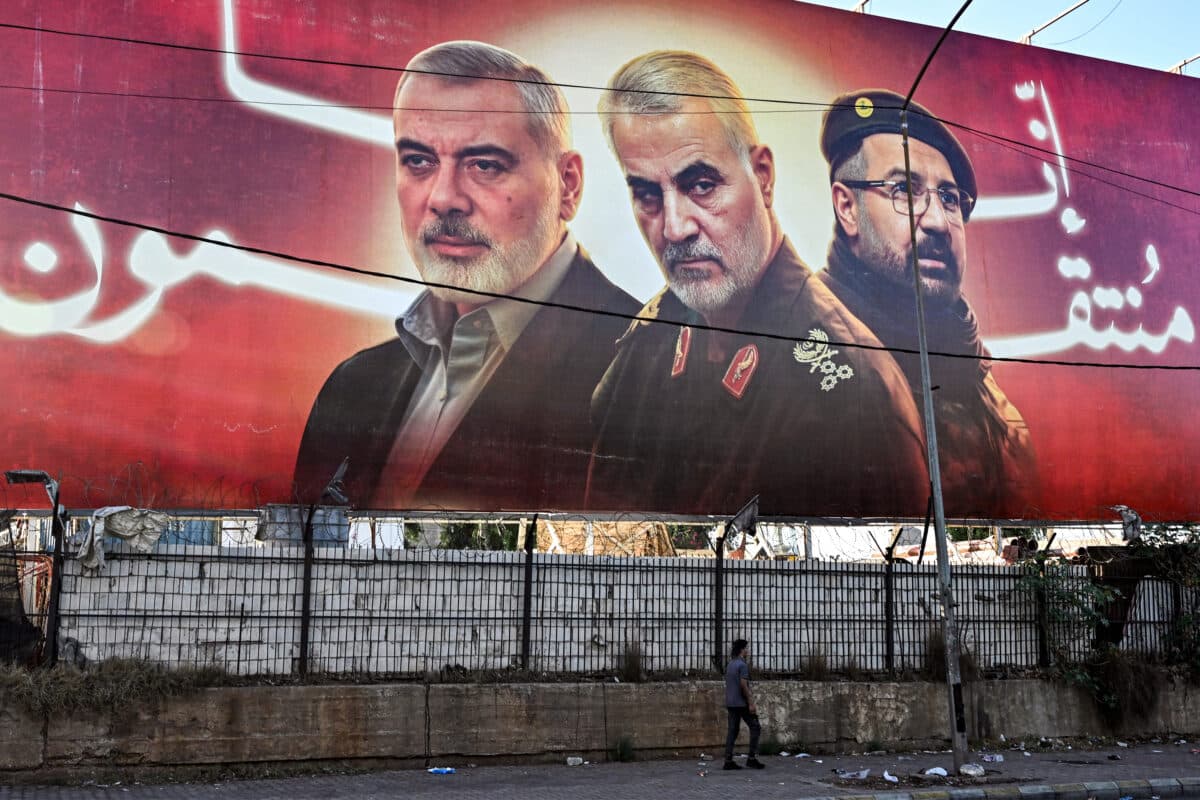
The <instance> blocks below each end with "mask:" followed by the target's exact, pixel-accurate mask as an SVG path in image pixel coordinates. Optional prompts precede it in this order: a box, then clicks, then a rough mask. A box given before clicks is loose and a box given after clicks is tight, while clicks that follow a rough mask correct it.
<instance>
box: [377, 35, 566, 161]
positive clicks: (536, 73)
mask: <svg viewBox="0 0 1200 800" xmlns="http://www.w3.org/2000/svg"><path fill="white" fill-rule="evenodd" d="M406 70H407V71H406V72H405V73H404V74H403V75H401V76H400V81H399V82H398V83H397V84H396V94H395V98H394V99H393V101H392V106H393V108H395V107H397V106H398V105H399V102H398V101H399V97H400V90H401V89H403V88H404V84H405V82H406V81H407V80H409V78H411V77H412V76H413V75H422V74H425V75H430V76H432V77H435V78H437V79H438V80H443V81H451V82H462V83H475V82H477V81H484V80H499V81H507V82H510V83H512V84H513V85H515V86H516V87H517V91H518V92H519V93H520V95H521V104H522V105H523V106H524V107H525V110H526V111H527V112H528V113H529V122H528V125H529V133H530V135H531V136H533V139H534V141H536V142H537V143H538V144H539V145H540V146H541V147H542V148H543V149H544V150H545V151H546V152H547V153H549V154H551V155H555V156H557V155H559V154H561V153H563V152H565V151H567V150H569V149H570V148H571V123H570V119H569V111H568V108H567V98H566V97H565V96H563V93H562V89H560V88H559V87H558V85H557V84H555V83H554V81H552V80H551V79H550V76H549V75H547V74H546V73H545V72H543V71H542V70H541V69H540V68H539V67H535V66H534V65H533V64H530V63H529V62H528V61H526V60H525V59H523V58H521V57H520V56H518V55H517V54H515V53H511V52H509V51H508V50H505V49H504V48H502V47H496V46H495V45H492V44H486V43H484V42H471V41H456V42H442V43H441V44H437V45H434V46H433V47H430V48H429V49H427V50H422V51H421V52H420V53H417V54H416V55H415V56H413V58H412V60H411V61H409V62H408V66H407V67H406Z"/></svg>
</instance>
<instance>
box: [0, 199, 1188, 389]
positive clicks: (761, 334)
mask: <svg viewBox="0 0 1200 800" xmlns="http://www.w3.org/2000/svg"><path fill="white" fill-rule="evenodd" d="M0 200H8V201H10V202H13V203H18V204H21V205H28V206H32V207H35V208H42V209H45V210H48V211H55V212H58V213H63V214H70V215H73V216H79V217H86V218H88V219H93V220H96V221H97V222H107V223H110V224H113V225H120V226H123V227H127V228H135V229H137V230H143V231H147V232H150V233H157V234H160V235H163V236H169V237H171V238H175V239H182V240H184V241H191V242H198V243H201V244H210V245H216V246H218V247H224V248H228V249H230V250H238V251H241V252H244V253H251V254H253V255H261V256H269V257H271V258H278V259H281V260H283V261H291V262H294V263H297V264H308V265H310V266H315V267H322V268H325V269H332V270H336V271H338V272H347V273H350V274H354V275H362V276H364V277H371V278H383V279H385V280H393V281H398V282H401V283H407V284H411V285H414V286H421V287H423V288H433V289H452V290H455V291H460V292H466V293H468V294H473V295H478V296H480V297H487V298H491V299H505V300H513V301H515V302H518V303H526V304H529V305H534V306H541V307H545V308H559V309H563V310H565V311H574V312H578V313H584V314H599V315H601V316H607V317H616V318H619V319H624V320H629V321H630V322H645V323H653V324H660V325H670V326H673V327H677V328H684V327H687V328H694V329H696V330H704V331H712V332H715V333H729V334H734V335H737V336H755V337H758V338H762V339H771V340H776V341H788V342H811V343H813V344H828V345H830V346H836V347H848V348H856V349H859V350H874V351H878V352H884V353H905V354H908V355H917V354H918V353H919V351H917V350H915V349H913V348H907V347H890V346H886V345H872V344H864V343H862V342H840V341H826V340H824V339H821V340H818V339H812V338H809V337H807V336H792V335H787V334H781V333H770V332H767V331H755V330H747V329H744V328H731V327H727V326H722V325H709V324H707V323H694V322H682V321H679V320H670V319H659V318H657V317H643V316H640V315H639V314H625V313H622V312H619V311H609V310H606V309H599V308H589V307H587V306H578V305H574V304H571V303H557V302H554V301H550V300H534V299H531V298H526V297H519V296H517V295H513V294H506V293H502V292H489V291H485V290H482V289H469V288H466V287H462V286H455V285H453V284H446V283H439V282H436V281H426V280H423V279H420V278H409V277H405V276H402V275H394V274H392V273H388V272H379V271H378V270H370V269H366V268H363V267H356V266H352V265H348V264H340V263H338V262H336V261H326V260H323V259H317V258H308V257H305V256H298V255H293V254H291V253H284V252H282V251H279V250H270V249H267V248H263V247H254V246H252V245H244V244H237V243H234V242H225V241H221V240H219V239H210V238H208V237H205V236H200V235H198V234H194V233H186V232H183V231H176V230H172V229H170V228H164V227H161V226H157V225H149V224H146V223H142V222H135V221H133V220H128V219H122V218H120V217H110V216H106V215H104V214H97V213H94V212H91V211H85V210H82V209H77V208H71V207H68V206H63V205H58V204H56V203H49V202H46V201H43V200H35V199H33V198H30V197H23V196H21V195H16V194H11V193H9V192H0ZM929 355H931V356H938V357H941V358H957V359H966V360H971V361H988V362H999V363H1006V364H1035V365H1042V366H1059V367H1089V368H1096V369H1128V370H1160V371H1166V372H1200V365H1193V364H1122V363H1116V364H1109V363H1104V362H1099V361H1069V360H1063V359H1039V358H1024V357H1020V356H992V355H987V356H981V355H976V354H974V353H947V352H941V351H932V350H931V351H929Z"/></svg>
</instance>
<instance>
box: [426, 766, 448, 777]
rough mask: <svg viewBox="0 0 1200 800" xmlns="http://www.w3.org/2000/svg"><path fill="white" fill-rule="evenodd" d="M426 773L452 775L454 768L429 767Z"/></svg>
mask: <svg viewBox="0 0 1200 800" xmlns="http://www.w3.org/2000/svg"><path fill="white" fill-rule="evenodd" d="M426 772H428V773H429V774H430V775H453V774H454V767H430V768H429V769H428V770H426Z"/></svg>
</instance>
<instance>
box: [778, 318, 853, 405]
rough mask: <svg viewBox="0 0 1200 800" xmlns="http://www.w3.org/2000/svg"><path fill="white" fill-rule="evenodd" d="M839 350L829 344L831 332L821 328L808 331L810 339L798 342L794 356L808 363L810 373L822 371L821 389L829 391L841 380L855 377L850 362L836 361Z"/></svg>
mask: <svg viewBox="0 0 1200 800" xmlns="http://www.w3.org/2000/svg"><path fill="white" fill-rule="evenodd" d="M837 354H838V351H837V350H835V349H833V348H832V347H830V346H829V334H828V333H826V332H825V331H823V330H821V329H820V328H813V329H812V330H810V331H809V332H808V341H806V342H797V343H796V346H795V347H793V348H792V356H793V357H794V358H795V359H796V360H797V361H798V362H800V363H801V364H808V371H809V374H815V373H817V372H820V373H821V376H822V377H821V391H823V392H828V391H831V390H832V389H833V387H835V386H837V385H838V383H839V382H840V381H844V380H847V379H849V378H853V377H854V368H853V367H851V366H850V365H849V364H838V363H835V362H834V360H833V357H834V356H836V355H837Z"/></svg>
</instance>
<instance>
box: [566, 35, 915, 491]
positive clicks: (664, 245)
mask: <svg viewBox="0 0 1200 800" xmlns="http://www.w3.org/2000/svg"><path fill="white" fill-rule="evenodd" d="M599 110H600V112H601V121H602V124H603V125H604V126H605V133H606V134H607V136H608V141H609V144H610V146H611V148H612V150H613V153H614V154H615V155H616V158H617V160H618V162H619V164H620V167H621V170H622V172H623V173H624V176H625V181H626V183H627V184H628V187H629V191H630V196H631V200H632V206H633V214H634V218H635V220H636V221H637V224H638V226H639V228H640V229H641V232H642V234H643V237H644V238H645V241H646V243H647V245H648V246H649V248H650V250H651V251H652V252H653V254H654V256H655V257H656V259H657V261H658V263H659V266H660V268H661V270H662V273H663V276H664V277H665V278H666V281H667V288H666V289H664V290H663V291H662V292H661V293H660V294H658V295H657V296H656V297H654V298H653V299H652V300H651V301H650V303H649V304H647V306H646V307H645V308H644V309H643V310H642V312H641V315H640V316H641V317H643V318H644V319H643V320H640V321H637V322H635V323H633V324H632V325H631V326H630V327H629V329H628V330H627V331H626V333H625V335H624V336H623V337H622V338H621V340H620V341H619V343H618V352H617V355H616V357H615V359H614V361H613V363H612V365H611V366H610V367H609V368H608V371H607V372H606V373H605V375H604V378H603V380H602V381H601V382H600V385H599V386H598V387H597V389H596V392H595V395H594V396H593V399H592V419H593V423H594V424H595V425H596V431H597V435H596V441H595V444H594V447H593V453H592V460H591V465H590V468H589V483H588V505H589V507H591V508H593V509H598V510H605V509H607V510H619V509H624V508H637V509H644V510H671V511H677V512H692V513H720V512H726V511H729V510H731V509H736V508H738V507H739V506H740V505H741V504H742V502H744V501H745V500H746V499H747V498H748V497H750V496H751V495H754V494H758V495H760V496H761V505H760V507H761V508H762V510H763V513H767V514H822V513H842V514H859V515H876V514H878V515H908V514H920V513H922V512H923V511H924V507H925V502H926V497H927V495H928V491H929V482H928V481H929V479H928V475H927V472H926V468H925V461H924V444H923V442H924V439H923V436H922V433H921V430H920V422H919V417H918V415H917V411H916V407H915V405H914V403H913V398H912V394H911V392H910V391H909V388H908V385H907V383H906V382H905V380H904V375H903V373H901V371H900V369H899V367H898V366H897V365H896V363H895V361H894V360H893V359H892V358H891V357H890V356H889V355H888V354H887V353H886V352H881V351H879V350H872V349H868V348H870V347H876V348H878V347H879V342H878V340H876V339H875V337H874V336H873V335H872V334H871V332H870V331H869V330H867V328H866V327H865V326H863V325H862V324H861V323H860V322H859V321H858V320H857V319H855V318H854V317H853V316H852V315H851V314H850V313H849V312H848V311H846V309H845V308H844V307H843V306H842V304H841V303H840V302H839V301H838V300H837V299H836V298H835V297H834V296H833V295H832V294H831V293H830V292H829V291H828V290H827V289H826V288H825V286H824V285H823V284H822V283H821V282H820V281H819V280H817V279H816V278H815V277H814V275H813V273H812V272H811V271H810V270H809V268H808V267H807V266H806V265H805V264H804V263H803V262H802V261H801V260H800V258H799V256H798V255H797V253H796V251H795V250H794V249H793V247H792V245H791V243H789V242H788V240H787V238H786V237H785V236H784V233H783V231H782V230H781V227H780V224H779V221H778V219H777V218H776V215H775V211H774V208H773V205H774V200H775V179H776V175H775V162H774V156H773V154H772V151H771V149H770V147H768V146H767V145H766V144H764V143H762V142H761V141H759V138H758V134H757V132H756V129H755V125H754V121H753V119H752V118H751V115H750V112H749V108H748V106H747V104H746V102H745V100H744V99H743V95H742V93H741V92H740V90H739V89H738V87H737V85H736V84H735V83H734V81H733V80H732V79H731V78H730V77H729V76H728V75H727V74H726V73H725V72H723V71H722V70H721V69H720V68H719V67H717V66H716V65H715V64H713V63H712V62H711V61H709V60H708V59H706V58H704V57H702V56H699V55H696V54H694V53H690V52H682V51H655V52H651V53H647V54H645V55H642V56H639V57H638V58H635V59H633V60H632V61H630V62H629V63H627V64H625V65H624V66H623V67H621V68H620V69H619V70H618V71H617V73H616V74H615V75H614V76H613V77H612V79H611V80H610V81H609V84H608V87H607V90H606V91H605V93H604V94H603V96H602V98H601V100H600V104H599ZM856 345H866V346H868V347H867V348H862V347H858V346H856Z"/></svg>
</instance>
